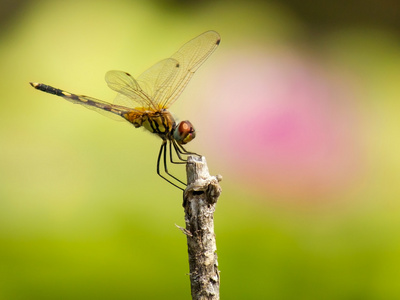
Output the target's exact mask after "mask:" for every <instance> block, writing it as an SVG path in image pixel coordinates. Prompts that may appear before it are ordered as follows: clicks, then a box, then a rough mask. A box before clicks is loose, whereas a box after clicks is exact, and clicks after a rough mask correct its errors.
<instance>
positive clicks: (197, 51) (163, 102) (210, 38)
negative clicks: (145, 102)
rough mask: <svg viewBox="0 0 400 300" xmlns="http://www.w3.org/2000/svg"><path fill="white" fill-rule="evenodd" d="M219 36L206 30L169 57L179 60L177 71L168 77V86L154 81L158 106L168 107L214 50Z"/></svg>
mask: <svg viewBox="0 0 400 300" xmlns="http://www.w3.org/2000/svg"><path fill="white" fill-rule="evenodd" d="M220 40H221V38H220V36H219V34H218V33H217V32H215V31H207V32H204V33H203V34H201V35H199V36H198V37H195V38H194V39H192V40H190V41H189V42H187V43H186V44H185V45H183V46H182V47H181V48H180V49H179V50H178V51H177V52H176V53H175V54H173V55H172V56H171V57H170V59H172V60H173V61H178V62H179V71H178V73H177V74H176V75H175V76H173V77H172V78H170V79H169V81H168V82H167V83H168V88H166V87H165V86H163V84H164V82H163V81H162V80H161V81H157V82H155V84H156V85H155V86H154V89H155V90H156V91H157V92H156V93H155V94H156V95H157V98H156V99H155V100H154V101H156V102H157V103H158V105H159V106H161V107H163V108H168V107H169V106H170V105H171V104H172V103H173V102H174V101H175V100H176V99H177V98H178V97H179V95H180V94H181V93H182V91H183V90H184V88H185V87H186V85H187V84H188V82H189V80H190V79H191V78H192V76H193V74H194V72H196V70H197V69H198V68H199V67H200V66H201V65H202V63H203V62H204V61H205V60H206V59H207V58H208V57H209V56H210V55H211V54H212V53H213V52H214V51H215V49H216V48H217V47H218V45H219V42H220Z"/></svg>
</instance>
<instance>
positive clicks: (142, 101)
mask: <svg viewBox="0 0 400 300" xmlns="http://www.w3.org/2000/svg"><path fill="white" fill-rule="evenodd" d="M106 82H107V84H108V86H109V87H110V88H111V89H112V90H114V91H116V92H118V95H117V97H116V98H115V100H114V103H115V104H116V105H122V106H126V107H129V108H135V107H143V108H153V106H154V105H153V102H152V100H151V96H150V95H149V94H148V93H147V92H146V91H145V90H143V89H142V88H141V86H140V85H139V83H138V82H137V81H136V80H135V79H134V78H133V77H132V76H131V75H130V74H129V73H127V72H123V71H115V70H113V71H108V72H107V73H106Z"/></svg>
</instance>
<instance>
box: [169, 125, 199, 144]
mask: <svg viewBox="0 0 400 300" xmlns="http://www.w3.org/2000/svg"><path fill="white" fill-rule="evenodd" d="M173 136H174V139H175V140H176V141H177V142H178V143H179V144H182V145H184V144H186V143H189V142H190V141H191V140H193V139H194V138H195V137H196V131H195V129H194V127H193V125H192V123H190V122H189V121H182V122H179V123H178V124H177V125H176V126H175V128H174V132H173Z"/></svg>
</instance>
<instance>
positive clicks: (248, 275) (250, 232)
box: [0, 0, 400, 299]
mask: <svg viewBox="0 0 400 300" xmlns="http://www.w3.org/2000/svg"><path fill="white" fill-rule="evenodd" d="M1 4H2V10H1V16H2V18H0V19H1V20H2V21H1V24H0V26H1V35H0V39H1V43H0V70H1V74H2V80H1V81H0V91H1V92H0V93H1V97H0V105H1V110H0V299H57V298H63V299H88V298H89V299H111V298H112V299H132V298H134V299H188V297H189V294H190V285H189V278H188V276H187V275H186V273H187V272H188V264H187V252H186V240H185V236H184V235H182V233H181V232H180V231H179V230H178V229H177V228H176V227H175V225H174V224H178V225H181V226H183V225H184V219H183V210H182V208H181V201H182V195H181V193H180V192H179V191H178V190H175V189H174V188H172V187H171V186H169V185H168V184H167V183H165V182H163V181H162V180H161V179H160V178H158V176H157V174H156V172H155V166H156V157H157V153H158V150H159V146H160V140H159V139H158V138H154V137H152V136H151V135H150V134H148V133H144V131H143V130H138V129H135V128H133V127H132V126H130V125H129V124H123V123H118V122H113V121H111V120H108V119H107V118H104V117H103V116H101V115H98V114H95V113H93V112H90V111H88V110H86V109H84V108H81V107H78V106H75V105H71V104H70V103H68V102H67V101H64V100H63V99H60V98H57V97H54V96H52V95H47V94H44V93H40V92H38V91H35V90H33V89H32V87H31V86H30V85H29V84H28V82H29V81H38V82H43V83H47V84H50V85H53V86H56V87H59V88H62V89H65V90H67V91H71V92H75V93H82V94H86V95H90V96H93V97H96V98H99V99H104V100H106V101H111V99H112V98H113V97H114V96H115V95H114V93H113V92H112V91H111V90H109V89H108V88H107V86H106V84H105V83H104V81H103V79H102V78H103V76H104V74H105V72H106V71H108V70H111V69H121V70H124V71H128V72H130V73H131V74H133V75H134V76H138V75H139V74H140V73H141V72H142V71H143V70H145V69H146V68H148V67H150V66H151V65H152V64H154V63H155V62H157V61H158V60H161V59H163V58H166V57H168V56H169V55H171V54H172V53H174V51H176V50H177V49H178V48H179V47H180V46H181V45H182V44H183V43H184V42H186V41H188V40H189V39H191V38H193V37H195V36H196V35H198V34H200V33H202V32H204V31H206V30H210V29H214V30H216V31H218V32H219V33H220V34H221V36H222V42H221V45H220V47H219V49H218V50H217V51H216V53H214V54H213V56H212V57H210V59H209V60H208V61H207V62H206V63H205V65H204V66H203V67H202V68H201V69H200V70H199V71H198V73H197V74H196V75H195V76H194V78H193V80H192V82H191V83H190V84H189V86H188V87H187V90H186V91H185V92H184V93H183V94H182V96H181V98H182V99H180V100H179V101H177V102H176V104H174V106H173V109H172V111H173V112H174V113H176V114H177V115H179V116H181V117H182V118H187V119H189V120H191V121H192V122H193V124H195V126H196V128H197V131H198V135H197V137H196V139H195V140H194V141H193V142H191V143H190V144H189V145H188V149H189V150H193V151H196V152H199V153H202V154H204V155H205V156H206V157H207V161H208V164H209V168H210V171H211V173H212V174H216V173H221V174H222V175H223V177H224V180H223V181H222V183H221V184H222V188H223V195H222V197H221V198H220V202H219V204H218V207H217V212H216V215H215V226H216V233H217V246H218V256H219V263H220V270H221V297H222V298H223V299H398V298H399V297H400V288H399V287H398V284H397V282H398V281H399V280H400V274H399V271H398V270H399V269H400V268H399V267H400V259H399V257H400V238H399V236H400V235H399V231H400V221H399V218H398V210H399V206H400V205H399V199H400V187H399V184H398V182H399V181H400V154H399V151H398V149H399V145H400V139H399V132H400V131H399V129H400V118H399V111H400V110H399V108H400V107H399V101H398V99H399V98H400V97H399V96H400V93H399V89H398V82H399V80H400V54H399V53H400V51H399V50H400V42H399V35H398V34H399V31H398V29H399V23H398V22H399V20H400V18H398V10H399V6H398V5H396V3H395V2H394V1H389V0H387V1H383V2H378V1H372V2H371V1H370V2H367V3H366V2H362V1H351V2H344V1H339V2H335V3H326V2H321V3H314V2H313V3H311V2H307V1H284V2H279V3H277V2H269V3H263V2H261V1H260V2H257V1H250V2H249V1H246V2H244V1H233V2H229V3H228V2H222V1H202V2H199V1H196V2H195V1H185V2H183V1H147V2H145V1H96V2H94V1H89V0H87V1H70V2H61V1H35V2H29V1H2V3H1ZM285 91H287V93H285ZM300 95H301V96H302V98H301V99H300V97H299V96H300ZM282 99H283V100H284V101H283V102H282V103H283V106H280V105H279V104H280V101H281V100H282ZM300 100H301V101H300ZM319 100H320V103H318V101H319ZM314 116H316V117H314ZM306 146H308V147H306ZM273 150H274V151H276V152H273ZM174 172H175V173H177V174H179V176H180V177H183V176H184V170H182V168H177V169H175V170H174Z"/></svg>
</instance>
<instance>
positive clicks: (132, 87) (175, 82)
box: [30, 31, 221, 190]
mask: <svg viewBox="0 0 400 300" xmlns="http://www.w3.org/2000/svg"><path fill="white" fill-rule="evenodd" d="M220 41H221V38H220V35H219V34H218V33H217V32H215V31H206V32H204V33H202V34H200V35H199V36H197V37H195V38H194V39H192V40H190V41H189V42H187V43H186V44H184V45H183V46H182V47H181V48H180V49H179V50H178V51H177V52H175V53H174V54H173V55H172V56H171V57H169V58H166V59H164V60H161V61H160V62H158V63H156V64H155V65H153V66H152V67H150V68H149V69H147V70H146V71H144V72H143V73H142V74H141V75H140V76H139V77H137V79H134V78H133V77H132V76H131V75H130V74H129V73H127V72H123V71H115V70H113V71H108V72H107V73H106V75H105V80H106V82H107V84H108V86H109V87H110V88H111V89H112V90H114V91H116V92H117V96H116V98H115V99H114V104H111V103H109V102H106V101H103V100H99V99H95V98H92V97H88V96H85V95H77V94H73V93H69V92H67V91H64V90H61V89H58V88H54V87H52V86H49V85H47V84H43V83H37V82H30V84H31V85H32V86H33V87H34V88H35V89H37V90H40V91H42V92H46V93H49V94H53V95H56V96H60V97H62V98H64V99H66V100H68V101H70V102H72V103H74V104H81V105H83V106H84V107H86V108H89V109H91V110H94V111H97V112H99V113H101V114H103V115H106V116H108V117H110V118H112V119H115V120H126V121H128V122H130V123H131V124H133V125H134V126H135V127H136V128H139V127H144V128H145V129H147V130H148V131H149V132H151V133H153V134H156V135H158V136H159V137H160V138H161V139H162V143H161V147H160V150H159V153H158V157H157V174H158V175H159V176H160V177H161V178H163V179H164V180H166V181H167V182H168V183H170V184H172V185H173V186H175V187H177V188H179V189H181V190H184V189H183V188H182V187H181V186H180V185H183V186H186V183H185V182H183V181H181V180H180V179H178V178H177V177H176V176H174V175H173V174H171V173H170V172H169V171H168V159H167V157H168V156H169V162H170V163H173V164H185V163H186V162H187V157H188V155H197V156H200V155H199V154H197V153H194V152H189V151H187V150H186V149H185V148H184V146H183V145H185V144H187V143H188V142H190V141H192V140H193V139H194V138H195V136H196V131H195V128H194V127H193V125H192V123H190V121H188V120H185V121H180V122H177V121H176V120H175V118H174V117H173V115H172V114H171V113H170V112H169V111H168V109H169V107H170V106H171V105H172V104H173V103H174V102H175V101H176V100H177V99H178V97H179V96H180V94H181V93H182V92H183V90H184V89H185V87H186V85H187V84H188V82H189V81H190V79H191V78H192V76H193V74H194V73H195V72H196V71H197V69H198V68H199V67H200V66H201V65H202V64H203V63H204V61H205V60H206V59H207V58H208V57H209V56H210V55H211V54H212V53H213V52H214V51H215V49H216V48H217V47H218V45H219V44H220ZM167 152H169V155H168V154H167ZM173 152H174V153H175V159H174V157H173ZM161 164H162V165H163V167H164V174H162V173H161V171H160V169H161V168H160V165H161Z"/></svg>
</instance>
